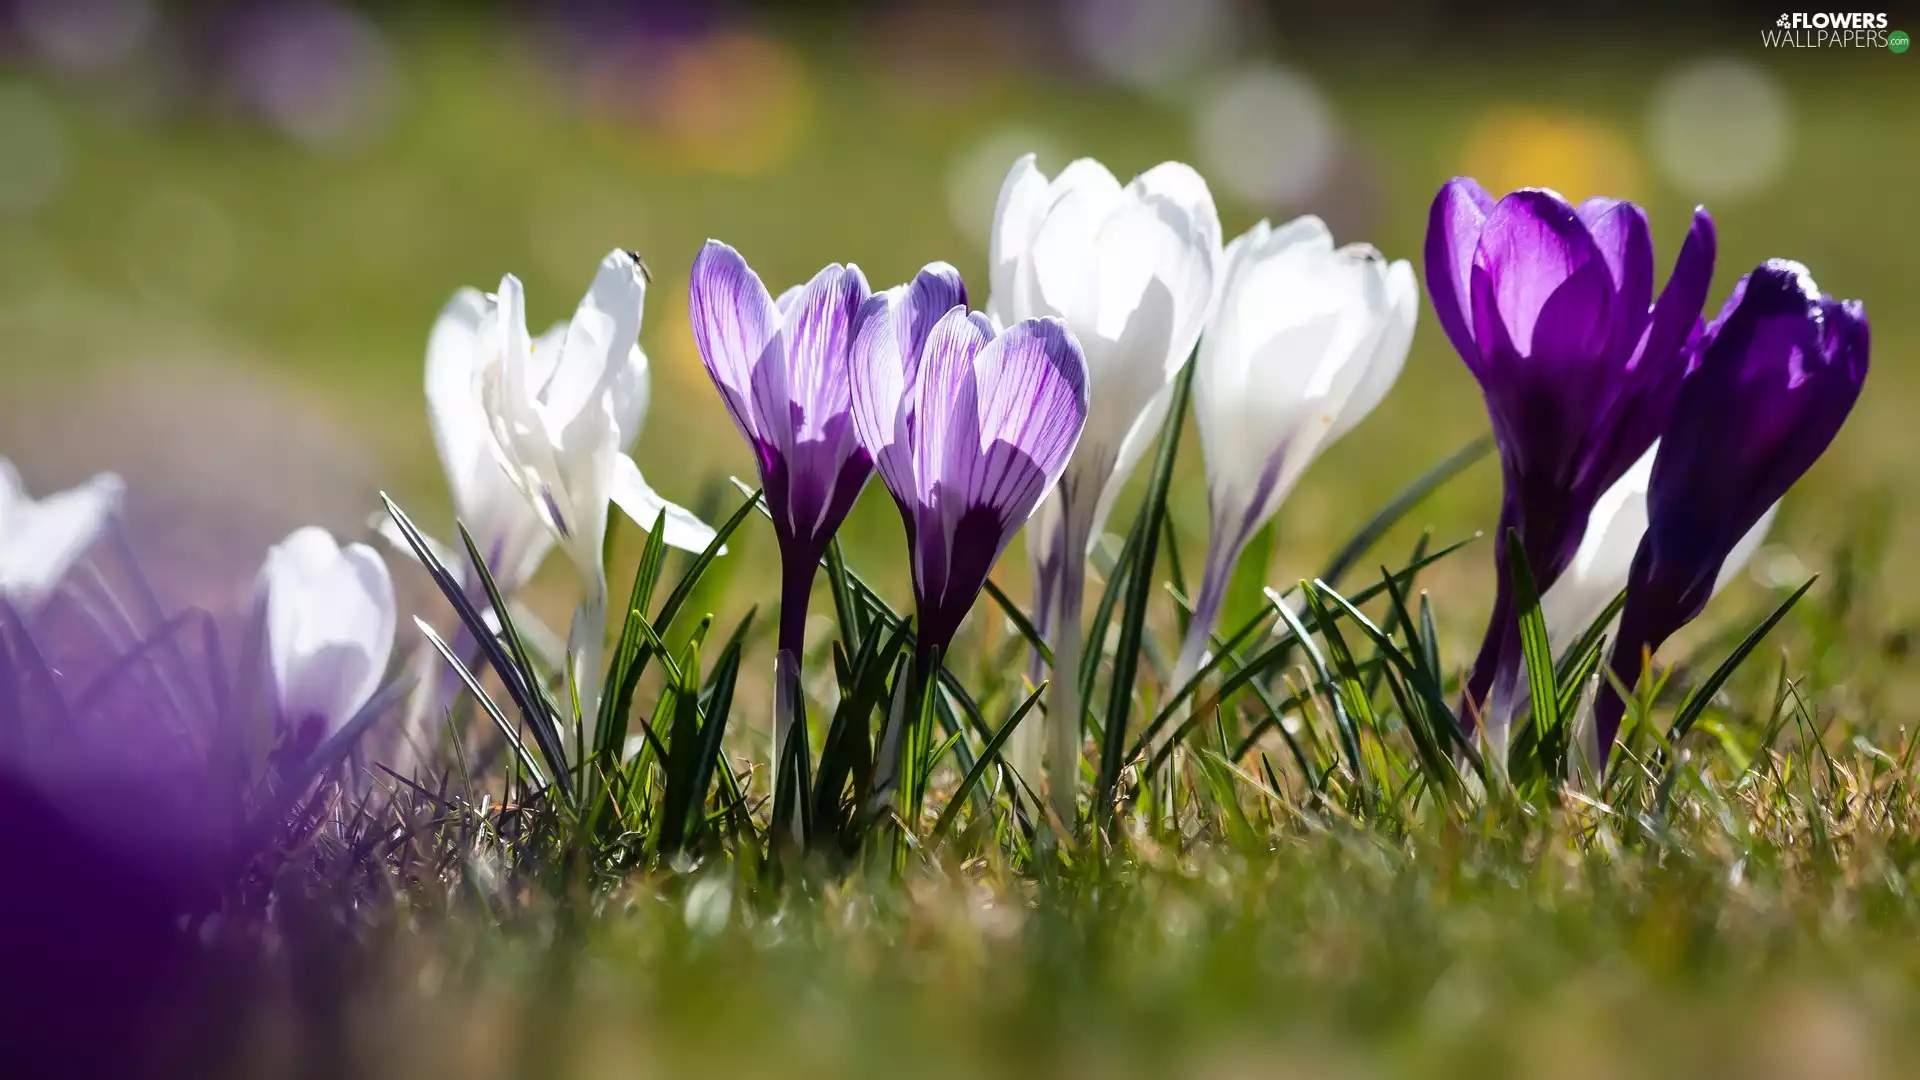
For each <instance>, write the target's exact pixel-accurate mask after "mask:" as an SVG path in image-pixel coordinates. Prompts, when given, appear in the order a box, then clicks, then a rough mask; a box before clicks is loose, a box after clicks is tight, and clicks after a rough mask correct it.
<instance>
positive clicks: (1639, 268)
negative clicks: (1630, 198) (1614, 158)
mask: <svg viewBox="0 0 1920 1080" xmlns="http://www.w3.org/2000/svg"><path fill="white" fill-rule="evenodd" d="M1575 215H1576V216H1577V217H1579V219H1580V221H1581V223H1582V224H1584V225H1585V226H1586V227H1587V232H1588V233H1589V234H1590V235H1591V236H1592V237H1593V244H1594V247H1595V248H1596V249H1598V251H1599V252H1600V257H1601V258H1602V259H1604V260H1606V264H1607V275H1608V276H1609V277H1610V278H1612V280H1613V292H1614V298H1615V299H1614V303H1613V305H1612V306H1613V322H1614V331H1613V340H1612V342H1611V344H1610V345H1609V349H1610V351H1614V352H1619V351H1624V350H1630V349H1632V348H1633V347H1634V346H1635V345H1637V344H1638V343H1639V341H1640V335H1641V334H1642V333H1643V332H1644V331H1645V329H1646V325H1647V312H1648V307H1649V305H1650V304H1651V303H1652V302H1653V233H1652V231H1651V230H1650V229H1649V228H1648V227H1647V215H1646V212H1645V211H1643V210H1641V209H1640V208H1639V207H1638V206H1635V205H1634V204H1632V203H1630V202H1627V201H1626V200H1625V199H1609V198H1605V197H1598V196H1597V197H1595V198H1591V199H1588V200H1587V201H1585V202H1583V203H1581V204H1580V205H1579V207H1577V208H1576V210H1575Z"/></svg>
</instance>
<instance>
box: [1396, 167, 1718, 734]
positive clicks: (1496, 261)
mask: <svg viewBox="0 0 1920 1080" xmlns="http://www.w3.org/2000/svg"><path fill="white" fill-rule="evenodd" d="M1713 256H1714V231H1713V220H1712V219H1711V218H1710V217H1708V216H1707V213H1706V211H1705V210H1704V209H1700V210H1696V211H1695V212H1694V217H1693V226H1692V228H1691V229H1690V230H1689V232H1688V234H1687V238H1686V241H1685V243H1684V244H1683V245H1682V246H1681V249H1680V255H1679V258H1678V260H1677V261H1676V263H1675V264H1674V270H1673V274H1672V276H1671V277H1670V278H1669V279H1668V282H1667V285H1666V287H1665V288H1664V289H1662V290H1661V292H1660V296H1659V298H1658V300H1657V301H1656V300H1654V298H1653V284H1654V258H1653V241H1652V237H1651V234H1650V232H1649V230H1648V227H1647V220H1646V215H1645V214H1644V213H1642V212H1641V210H1640V208H1639V207H1637V206H1635V205H1634V204H1632V203H1630V202H1626V201H1623V200H1619V199H1607V198H1591V199H1588V200H1587V201H1585V202H1583V203H1581V204H1580V205H1579V206H1574V205H1573V204H1571V203H1569V202H1567V201H1566V200H1565V199H1563V198H1561V197H1560V196H1559V195H1558V194H1557V193H1555V192H1552V191H1547V190H1544V189H1534V188H1528V189H1523V190H1520V191H1515V192H1512V193H1510V194H1508V195H1507V196H1505V197H1504V198H1502V199H1500V200H1499V201H1498V202H1495V201H1494V199H1493V197H1492V196H1490V195H1488V194H1487V192H1486V191H1485V190H1483V189H1482V188H1481V187H1480V185H1478V184H1476V183H1474V182H1473V181H1472V180H1468V179H1464V178H1456V179H1453V180H1450V181H1448V182H1447V184H1446V185H1445V186H1444V187H1442V188H1441V189H1440V193H1439V195H1438V196H1437V197H1436V198H1435V199H1434V202H1433V209H1432V214H1431V217H1430V218H1429V221H1428V227H1427V243H1426V263H1427V289H1428V292H1429V293H1430V294H1431V295H1432V298H1433V308H1434V313H1435V314H1436V315H1437V316H1438V317H1439V319H1440V325H1441V327H1442V329H1444V330H1445V331H1446V333H1447V337H1448V339H1449V340H1451V341H1452V342H1453V347H1454V348H1455V349H1456V350H1457V351H1458V352H1459V353H1460V357H1461V359H1462V360H1464V361H1465V362H1466V364H1467V367H1468V369H1469V370H1471V371H1472V372H1473V375H1474V377H1475V378H1476V379H1478V380H1479V382H1480V389H1481V392H1482V393H1483V394H1484V395H1485V397H1486V402H1487V412H1488V413H1489V414H1490V416H1491V419H1492V421H1493V432H1494V438H1495V440H1496V441H1497V443H1498V445H1499V449H1500V463H1501V470H1502V474H1503V477H1504V479H1505V491H1504V493H1503V496H1502V500H1501V509H1500V526H1499V532H1498V536H1499V537H1500V539H1499V540H1498V542H1496V544H1495V545H1494V551H1495V564H1496V567H1497V569H1498V592H1497V593H1496V594H1495V598H1494V611H1493V618H1492V621H1491V622H1490V623H1489V625H1488V628H1487V635H1486V638H1485V640H1484V641H1483V643H1482V645H1481V648H1480V655H1479V657H1478V658H1477V659H1476V660H1475V661H1474V666H1473V671H1472V673H1471V674H1470V676H1469V677H1468V682H1467V699H1468V700H1467V707H1466V709H1465V710H1464V717H1463V719H1464V720H1465V721H1466V722H1468V723H1472V722H1473V720H1474V718H1475V715H1476V714H1480V715H1481V716H1483V718H1484V720H1485V722H1486V729H1487V735H1488V738H1489V740H1490V741H1491V742H1492V744H1493V745H1494V746H1496V747H1502V748H1503V747H1504V745H1505V742H1506V735H1507V729H1508V726H1509V724H1510V723H1511V720H1512V714H1513V711H1514V709H1515V708H1516V706H1517V699H1516V696H1515V695H1516V689H1517V684H1518V682H1519V679H1518V676H1519V671H1520V665H1521V661H1520V643H1519V631H1518V628H1517V624H1516V622H1515V619H1514V616H1513V599H1512V592H1511V585H1510V575H1509V569H1508V566H1507V545H1506V542H1505V537H1506V536H1507V534H1508V532H1509V531H1510V530H1511V531H1516V532H1518V534H1519V537H1520V546H1521V549H1522V551H1523V552H1524V554H1525V558H1526V560H1527V563H1528V567H1529V569H1531V571H1532V573H1533V577H1534V581H1535V582H1536V584H1537V585H1538V586H1539V587H1540V588H1541V589H1547V588H1550V587H1552V585H1553V584H1554V582H1555V581H1557V580H1558V579H1559V577H1560V573H1561V571H1562V570H1564V569H1565V568H1566V565H1567V563H1568V561H1569V560H1571V559H1572V558H1573V556H1574V553H1575V551H1576V550H1578V548H1579V545H1580V539H1581V536H1582V535H1583V534H1584V533H1585V530H1586V525H1587V519H1588V517H1589V516H1590V513H1591V511H1592V509H1593V504H1594V502H1595V500H1597V499H1598V498H1599V497H1600V495H1601V493H1602V492H1604V491H1606V490H1607V488H1609V487H1611V486H1612V485H1613V483H1614V482H1615V481H1616V480H1618V479H1619V478H1620V476H1621V475H1622V474H1623V473H1625V472H1626V471H1627V469H1628V468H1629V467H1631V466H1632V464H1633V463H1634V461H1635V460H1637V459H1638V458H1639V457H1640V455H1641V454H1643V453H1645V452H1646V449H1647V447H1648V446H1650V445H1651V444H1652V443H1653V440H1654V439H1655V438H1657V437H1658V436H1659V434H1660V432H1661V431H1662V430H1664V429H1665V428H1666V426H1667V421H1668V420H1669V419H1670V418H1671V416H1672V415H1673V409H1674V403H1675V401H1677V400H1678V396H1679V392H1680V384H1681V382H1682V380H1683V379H1684V377H1685V374H1686V370H1687V365H1688V363H1689V359H1690V350H1689V349H1688V347H1687V342H1688V337H1689V335H1690V333H1691V332H1692V331H1693V330H1694V329H1695V326H1696V324H1697V323H1698V321H1699V316H1700V309H1701V306H1702V305H1703V304H1704V303H1705V300H1706V291H1707V286H1708V283H1709V279H1710V278H1711V277H1712V273H1713ZM1489 693H1491V696H1490V697H1489Z"/></svg>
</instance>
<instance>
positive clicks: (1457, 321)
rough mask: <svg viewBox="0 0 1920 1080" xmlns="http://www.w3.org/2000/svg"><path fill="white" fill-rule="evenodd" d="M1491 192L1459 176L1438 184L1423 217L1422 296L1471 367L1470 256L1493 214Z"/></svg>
mask: <svg viewBox="0 0 1920 1080" xmlns="http://www.w3.org/2000/svg"><path fill="white" fill-rule="evenodd" d="M1493 207H1494V200H1493V196H1492V195H1489V194H1487V191H1486V189H1485V188H1483V187H1481V186H1480V185H1479V184H1478V183H1475V182H1474V181H1473V180H1470V179H1468V178H1467V177H1464V176H1456V177H1454V178H1453V179H1451V180H1449V181H1447V182H1446V183H1445V184H1444V185H1442V186H1441V188H1440V193H1439V194H1437V195H1435V196H1434V198H1433V208H1432V210H1431V211H1430V212H1429V213H1428V216H1427V246H1426V275H1427V294H1428V295H1429V296H1431V297H1432V298H1433V312H1434V314H1435V315H1437V316H1438V317H1439V319H1440V328H1441V329H1442V330H1445V331H1446V333H1447V340H1449V341H1451V342H1452V343H1453V348H1454V351H1455V352H1458V353H1459V354H1460V358H1461V359H1462V360H1465V361H1466V362H1467V366H1468V367H1469V368H1472V369H1474V370H1476V371H1477V370H1479V367H1480V363H1481V361H1480V345H1479V343H1478V342H1477V341H1476V340H1475V338H1474V336H1473V309H1472V307H1471V306H1470V305H1471V304H1472V300H1473V290H1472V274H1471V271H1472V268H1473V254H1474V252H1475V251H1476V250H1478V249H1479V247H1480V233H1481V230H1482V229H1484V228H1485V227H1486V221H1487V215H1489V214H1491V213H1493Z"/></svg>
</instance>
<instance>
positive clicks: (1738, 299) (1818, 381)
mask: <svg viewBox="0 0 1920 1080" xmlns="http://www.w3.org/2000/svg"><path fill="white" fill-rule="evenodd" d="M1729 304H1730V307H1729V308H1727V309H1724V310H1723V311H1722V313H1721V316H1720V318H1718V319H1716V320H1715V322H1714V325H1713V327H1712V328H1710V330H1709V332H1708V335H1707V342H1706V345H1705V348H1704V351H1703V353H1702V355H1701V358H1700V365H1699V368H1698V369H1697V370H1696V371H1695V372H1694V373H1693V374H1692V375H1691V376H1689V377H1688V378H1687V380H1686V382H1685V385H1684V387H1683V388H1682V390H1681V394H1680V402H1679V406H1678V409H1677V411H1676V413H1675V415H1674V420H1673V424H1672V425H1671V427H1670V428H1669V430H1668V431H1667V433H1666V435H1665V436H1664V438H1663V441H1662V443H1661V447H1660V455H1659V457H1657V458H1655V459H1654V466H1653V477H1652V480H1651V482H1650V483H1649V486H1648V490H1647V533H1646V536H1645V538H1644V539H1643V540H1642V541H1641V544H1640V549H1639V551H1638V552H1637V553H1636V554H1635V556H1634V562H1633V570H1632V574H1631V577H1630V579H1629V584H1628V588H1627V607H1626V610H1625V611H1624V612H1623V613H1622V622H1621V632H1620V635H1619V638H1618V644H1617V645H1616V646H1615V649H1614V654H1613V660H1612V665H1613V671H1614V674H1615V675H1616V676H1617V677H1618V678H1619V679H1620V680H1621V681H1622V682H1623V683H1624V684H1626V685H1628V686H1632V685H1633V684H1634V683H1635V682H1636V681H1637V680H1638V678H1639V675H1640V669H1641V657H1642V655H1643V653H1644V652H1646V651H1650V650H1653V649H1657V648H1658V647H1659V646H1660V645H1661V643H1663V642H1664V641H1665V640H1666V639H1667V638H1668V637H1669V636H1671V635H1672V634H1673V633H1674V632H1675V631H1677V630H1678V629H1680V628H1681V627H1682V626H1684V625H1685V624H1686V623H1687V622H1688V621H1689V620H1691V619H1692V618H1693V617H1694V616H1695V615H1697V614H1699V612H1700V609H1701V608H1702V607H1704V606H1705V604H1706V601H1707V598H1708V597H1709V596H1711V595H1712V593H1713V583H1714V579H1715V577H1716V576H1717V575H1718V574H1719V571H1720V568H1721V567H1722V566H1723V565H1724V564H1725V562H1726V557H1727V554H1728V553H1729V552H1730V551H1732V550H1733V547H1734V546H1735V545H1736V544H1737V543H1739V541H1740V538H1741V537H1742V536H1744V535H1745V534H1746V532H1747V530H1749V529H1750V528H1752V527H1753V524H1754V522H1756V521H1758V520H1759V519H1760V516H1761V515H1762V514H1764V513H1766V512H1767V509H1768V507H1770V506H1772V505H1773V504H1774V503H1775V502H1777V501H1778V500H1779V499H1780V497H1781V496H1782V495H1784V494H1785V493H1786V491H1787V489H1788V488H1789V487H1791V486H1792V485H1793V484H1794V482H1795V481H1797V480H1798V479H1799V478H1800V477H1801V475H1802V474H1804V473H1805V472H1806V471H1807V469H1808V468H1810V467H1812V465H1813V463H1814V461H1816V460H1817V459H1818V458H1819V457H1820V455H1821V454H1822V453H1824V452H1825V451H1826V448H1827V447H1828V446H1829V445H1830V444H1831V443H1832V441H1833V438H1834V436H1835V435H1837V434H1838V433H1839V430H1840V427H1841V425H1842V424H1843V423H1844V422H1845V420H1846V418H1847V415H1848V413H1850V412H1851V411H1852V409H1853V406H1854V403H1855V402H1856V401H1857V400H1858V399H1859V395H1860V387H1861V384H1862V382H1863V381H1864V380H1865V378H1866V373H1867V362H1868V350H1869V331H1868V327H1867V320H1866V311H1865V309H1864V308H1863V307H1862V306H1861V305H1860V304H1859V303H1858V302H1857V301H1844V302H1842V301H1834V300H1832V299H1830V298H1828V297H1826V296H1823V295H1821V293H1820V291H1819V287H1818V286H1817V285H1815V284H1814V282H1813V279H1812V277H1811V276H1810V275H1809V274H1808V273H1807V270H1806V268H1805V267H1803V266H1801V265H1799V264H1798V263H1791V262H1785V261H1781V260H1774V261H1771V262H1768V263H1765V264H1763V265H1762V266H1761V267H1759V268H1758V269H1756V270H1755V271H1754V272H1753V273H1752V274H1750V275H1748V276H1747V277H1746V278H1743V279H1742V280H1741V282H1740V284H1739V285H1737V286H1735V288H1734V298H1733V299H1732V300H1730V301H1729ZM1623 708H1624V706H1623V704H1622V703H1621V702H1620V700H1619V698H1618V696H1617V695H1615V694H1612V693H1610V692H1608V693H1604V694H1603V696H1602V698H1601V701H1600V704H1599V708H1598V711H1597V714H1596V726H1597V727H1598V729H1599V735H1600V739H1601V743H1600V745H1601V748H1602V752H1603V754H1604V752H1605V749H1606V747H1607V746H1608V745H1609V744H1610V743H1611V741H1612V738H1613V734H1614V730H1615V728H1616V727H1617V725H1618V722H1619V719H1620V715H1621V712H1622V711H1623Z"/></svg>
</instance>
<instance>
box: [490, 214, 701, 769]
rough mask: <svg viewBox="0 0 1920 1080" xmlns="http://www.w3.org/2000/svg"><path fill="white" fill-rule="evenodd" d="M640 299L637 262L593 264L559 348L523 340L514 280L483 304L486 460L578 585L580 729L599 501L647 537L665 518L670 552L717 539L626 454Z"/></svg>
mask: <svg viewBox="0 0 1920 1080" xmlns="http://www.w3.org/2000/svg"><path fill="white" fill-rule="evenodd" d="M646 292H647V286H646V277H645V274H644V273H643V271H642V270H641V267H640V263H639V260H638V259H637V258H636V257H634V256H633V255H631V254H629V253H627V252H625V251H614V252H612V253H610V254H609V255H608V256H607V257H606V258H605V259H602V260H601V262H600V269H599V272H598V273H597V274H596V275H595V276H594V279H593V284H592V286H591V287H590V288H589V289H588V290H587V295H586V296H585V297H584V298H583V299H582V300H581V301H580V306H579V308H578V309H577V310H576V311H575V312H574V316H573V320H572V322H570V323H569V324H568V325H567V328H566V330H565V332H564V333H561V334H559V335H558V337H557V340H556V338H555V336H554V335H551V334H550V335H548V336H546V337H544V338H542V339H541V341H540V342H539V344H538V347H536V343H535V342H534V341H533V339H532V338H531V337H530V336H529V335H528V334H527V319H526V300H525V297H524V295H523V293H522V290H521V287H520V282H519V279H517V278H515V277H513V276H512V275H508V276H507V277H505V278H503V279H501V282H500V290H499V292H497V293H495V294H494V295H493V296H492V297H490V298H489V304H488V310H487V313H486V315H485V317H484V318H483V319H482V322H481V328H480V336H481V339H482V342H483V351H484V355H485V359H484V361H483V362H482V364H481V366H480V370H479V372H478V378H479V386H480V393H479V398H480V401H479V404H480V408H481V409H482V411H483V412H484V414H485V421H486V431H487V432H488V433H489V434H490V436H491V439H490V440H489V441H490V445H491V448H492V450H493V453H494V455H495V457H496V459H497V460H498V462H499V464H500V465H501V466H502V467H504V468H505V470H506V475H507V477H508V479H509V480H510V481H511V482H512V484H513V485H514V486H515V487H516V488H517V489H518V490H519V492H520V495H521V497H522V499H523V500H525V503H526V505H528V506H530V507H532V508H533V511H534V512H535V514H536V515H537V516H538V517H539V520H540V521H541V523H542V524H543V525H544V526H545V527H546V529H547V530H548V531H549V533H551V535H552V537H553V538H554V540H556V541H557V542H558V544H559V547H560V550H562V551H564V552H565V553H566V555H567V557H568V558H569V559H570V560H571V561H572V563H573V565H574V569H575V570H576V571H577V572H578V573H579V575H580V579H581V581H582V583H583V584H584V585H585V587H586V598H585V599H584V600H583V601H582V602H581V605H580V607H579V609H578V610H577V611H576V612H575V613H574V622H573V631H572V634H571V635H570V638H569V642H568V650H569V652H570V653H571V654H572V663H573V674H574V677H575V683H576V685H577V687H578V689H579V694H580V705H581V713H582V716H583V717H584V718H585V719H584V722H585V723H587V724H589V725H591V723H592V720H593V716H594V713H595V710H596V708H597V706H598V703H599V692H600V686H599V683H598V668H599V664H600V659H601V655H602V653H603V651H604V649H605V640H604V637H605V633H606V625H605V624H606V605H607V574H606V566H605V563H604V561H603V556H602V551H601V549H602V545H603V544H604V543H605V540H606V533H607V505H608V503H609V502H612V503H614V504H617V505H618V506H619V507H620V509H621V510H623V511H625V512H626V514H627V515H628V516H629V517H631V518H633V520H634V521H636V522H638V523H639V524H640V525H641V526H642V527H643V528H652V527H653V523H654V520H655V519H656V517H658V516H659V515H660V514H661V513H662V512H664V513H665V515H666V518H665V521H666V526H665V527H666V536H665V540H666V542H667V543H668V544H671V545H673V546H674V547H679V548H685V549H687V550H692V551H699V550H702V549H704V548H705V547H706V546H707V545H708V544H709V543H711V542H712V540H713V537H714V533H713V530H712V529H710V528H708V527H707V526H706V525H705V524H704V523H702V522H701V521H700V519H699V518H697V517H695V516H694V515H693V514H692V513H690V512H688V511H686V510H684V509H682V508H681V507H679V506H676V505H674V504H672V503H670V502H667V501H666V500H665V499H663V498H661V497H660V495H659V494H657V493H656V492H655V491H654V490H653V488H652V487H650V486H649V485H648V484H647V482H646V480H645V479H644V478H643V477H642V476H641V475H640V468H639V466H637V465H635V464H634V462H633V459H632V458H630V457H628V456H627V454H626V450H627V448H628V447H629V446H631V445H632V444H633V441H634V439H635V438H636V437H637V436H638V435H639V434H640V424H641V421H642V420H643V419H644V418H645V416H646V411H647V397H648V373H647V357H646V354H645V353H643V352H642V351H641V350H640V347H639V345H638V344H637V341H638V338H639V335H640V317H641V308H642V305H643V304H644V303H645V301H646ZM588 742H589V744H591V731H589V732H588Z"/></svg>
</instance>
